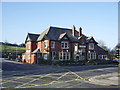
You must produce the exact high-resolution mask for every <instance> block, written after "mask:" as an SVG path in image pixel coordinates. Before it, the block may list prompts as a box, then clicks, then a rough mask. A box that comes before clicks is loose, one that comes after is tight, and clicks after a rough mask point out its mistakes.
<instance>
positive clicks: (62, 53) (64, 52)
mask: <svg viewBox="0 0 120 90" xmlns="http://www.w3.org/2000/svg"><path fill="white" fill-rule="evenodd" d="M25 44H26V52H25V53H24V54H23V55H22V61H23V62H26V63H31V64H32V63H37V60H38V58H40V57H43V58H44V60H54V59H57V60H60V61H63V60H71V59H72V60H75V61H83V60H96V59H105V58H107V57H108V52H107V51H105V50H104V49H103V48H101V47H100V46H98V43H97V42H96V41H95V39H94V37H92V36H86V35H84V34H83V33H82V28H81V27H80V28H79V30H76V28H75V26H73V28H72V29H67V28H59V27H52V26H50V27H49V28H47V29H46V30H45V31H44V32H42V33H41V34H32V33H28V35H27V37H26V40H25Z"/></svg>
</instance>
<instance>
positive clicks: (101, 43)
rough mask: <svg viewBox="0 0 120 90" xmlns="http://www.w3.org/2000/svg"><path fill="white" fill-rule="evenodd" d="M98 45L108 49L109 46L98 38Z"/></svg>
mask: <svg viewBox="0 0 120 90" xmlns="http://www.w3.org/2000/svg"><path fill="white" fill-rule="evenodd" d="M98 45H99V46H100V47H101V48H103V49H104V50H109V48H108V47H107V46H106V45H105V43H104V41H102V40H99V41H98Z"/></svg>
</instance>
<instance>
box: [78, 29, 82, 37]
mask: <svg viewBox="0 0 120 90" xmlns="http://www.w3.org/2000/svg"><path fill="white" fill-rule="evenodd" d="M78 32H79V36H81V35H82V28H81V27H80V28H79V31H78Z"/></svg>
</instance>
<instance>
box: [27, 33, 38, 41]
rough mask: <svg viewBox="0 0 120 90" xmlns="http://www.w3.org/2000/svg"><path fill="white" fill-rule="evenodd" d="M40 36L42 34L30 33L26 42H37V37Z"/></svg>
mask: <svg viewBox="0 0 120 90" xmlns="http://www.w3.org/2000/svg"><path fill="white" fill-rule="evenodd" d="M39 36H40V34H33V33H28V35H27V38H26V40H25V42H26V41H33V42H36V41H37V38H38V37H39Z"/></svg>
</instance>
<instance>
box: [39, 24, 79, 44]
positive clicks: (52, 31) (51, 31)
mask: <svg viewBox="0 0 120 90" xmlns="http://www.w3.org/2000/svg"><path fill="white" fill-rule="evenodd" d="M63 33H66V34H67V35H68V37H69V39H70V40H71V42H78V39H77V37H78V31H76V30H75V35H76V37H73V36H72V29H66V28H59V27H52V26H50V27H49V28H48V29H47V30H45V31H44V32H43V33H41V35H40V36H39V37H38V39H37V41H41V40H42V39H43V38H44V36H46V37H47V38H48V39H49V40H53V41H57V40H59V37H60V35H61V34H63Z"/></svg>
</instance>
